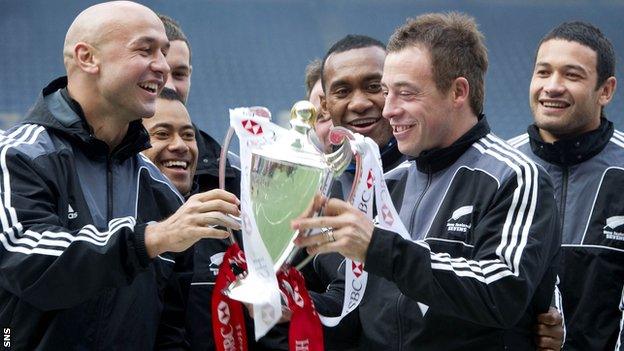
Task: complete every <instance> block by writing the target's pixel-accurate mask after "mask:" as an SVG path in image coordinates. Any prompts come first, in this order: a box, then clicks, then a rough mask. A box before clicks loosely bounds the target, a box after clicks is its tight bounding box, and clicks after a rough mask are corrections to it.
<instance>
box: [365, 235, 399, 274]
mask: <svg viewBox="0 0 624 351" xmlns="http://www.w3.org/2000/svg"><path fill="white" fill-rule="evenodd" d="M397 237H398V234H396V233H394V232H391V231H388V230H384V229H381V228H378V227H375V229H374V230H373V235H372V237H371V241H370V244H369V245H368V251H366V261H364V270H366V271H367V272H369V273H371V274H374V275H377V276H380V277H383V278H386V279H387V280H390V281H392V276H393V274H392V273H393V271H394V262H393V257H394V255H393V254H392V252H393V249H394V241H395V240H396V238H397Z"/></svg>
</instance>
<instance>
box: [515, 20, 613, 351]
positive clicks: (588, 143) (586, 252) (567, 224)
mask: <svg viewBox="0 0 624 351" xmlns="http://www.w3.org/2000/svg"><path fill="white" fill-rule="evenodd" d="M614 75H615V53H614V50H613V46H612V45H611V43H610V42H609V40H608V39H607V38H606V37H605V36H604V34H603V33H602V32H601V31H600V30H599V29H598V28H596V27H595V26H593V25H591V24H589V23H584V22H567V23H562V24H561V25H559V26H557V27H556V28H554V29H553V30H552V31H551V32H550V33H548V34H546V36H545V37H544V38H543V39H542V40H541V41H540V43H539V45H538V49H537V54H536V57H535V66H534V70H533V75H532V78H531V86H530V89H529V102H530V105H531V110H532V112H533V117H534V119H535V123H534V124H533V125H531V126H529V128H528V133H527V134H523V135H521V136H519V137H517V138H515V139H512V140H511V141H510V142H511V143H512V144H513V145H514V146H516V147H518V148H519V149H520V150H521V151H524V152H525V153H527V154H528V155H530V156H531V158H532V159H533V160H534V161H535V162H536V163H539V164H541V165H542V166H544V168H545V169H546V170H547V171H548V173H549V174H550V176H551V178H552V180H553V182H554V183H555V189H557V192H556V193H555V197H556V199H557V204H558V209H559V213H560V214H561V221H562V223H561V228H562V235H563V245H562V254H563V265H562V268H561V270H560V273H559V277H560V279H561V283H560V284H559V288H560V290H561V294H562V300H563V312H564V313H563V314H564V316H565V324H566V327H567V336H566V342H565V345H564V349H566V350H613V349H614V348H615V345H616V342H617V341H618V334H620V332H621V328H622V327H621V326H622V324H621V322H620V320H621V316H622V314H621V311H620V310H619V308H618V307H619V301H620V294H621V291H622V286H623V284H624V253H623V252H624V235H622V233H624V226H623V225H622V222H621V221H618V220H617V219H618V218H619V219H621V218H622V216H623V215H624V197H622V196H621V191H622V189H624V169H623V168H622V165H624V134H623V133H622V132H620V131H617V130H615V129H614V126H613V123H612V122H611V121H609V120H607V118H606V116H605V113H604V108H605V106H607V105H608V104H609V102H611V99H612V98H613V94H614V92H615V88H616V78H615V76H614ZM618 113H620V111H618Z"/></svg>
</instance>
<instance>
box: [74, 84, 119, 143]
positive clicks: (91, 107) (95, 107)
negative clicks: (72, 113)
mask: <svg viewBox="0 0 624 351" xmlns="http://www.w3.org/2000/svg"><path fill="white" fill-rule="evenodd" d="M71 83H72V82H71V81H70V82H69V83H68V84H67V92H68V93H69V96H70V97H71V98H72V99H74V100H76V101H77V102H78V103H79V104H80V106H81V107H82V111H83V112H84V117H85V120H86V122H87V124H88V125H89V126H90V127H91V129H92V130H93V136H95V138H96V139H99V140H101V141H103V142H105V143H106V145H108V148H109V150H110V151H112V150H114V149H115V148H116V147H117V146H118V145H119V144H120V143H121V141H122V140H123V138H124V136H125V135H126V133H127V132H128V122H127V121H126V120H124V119H120V118H119V116H118V115H117V114H115V113H114V111H112V110H110V109H109V108H108V106H107V105H106V104H102V103H101V97H98V96H94V95H93V94H89V91H88V89H80V88H77V87H75V86H74V85H73V84H71Z"/></svg>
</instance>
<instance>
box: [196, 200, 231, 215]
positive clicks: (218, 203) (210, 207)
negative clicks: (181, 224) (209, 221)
mask: <svg viewBox="0 0 624 351" xmlns="http://www.w3.org/2000/svg"><path fill="white" fill-rule="evenodd" d="M189 206H190V211H192V212H195V213H205V212H213V211H219V212H223V213H228V214H231V215H234V216H238V215H240V210H239V208H238V206H237V205H235V204H232V203H230V202H226V201H223V200H210V201H206V202H195V203H194V204H191V205H189Z"/></svg>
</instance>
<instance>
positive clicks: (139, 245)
mask: <svg viewBox="0 0 624 351" xmlns="http://www.w3.org/2000/svg"><path fill="white" fill-rule="evenodd" d="M148 224H149V223H143V224H137V225H136V226H134V238H135V240H134V250H135V252H136V255H137V258H138V259H139V264H140V265H141V267H143V268H146V267H147V266H148V265H149V264H150V262H152V259H151V258H150V257H149V255H148V254H147V248H146V247H145V228H147V226H148Z"/></svg>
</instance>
